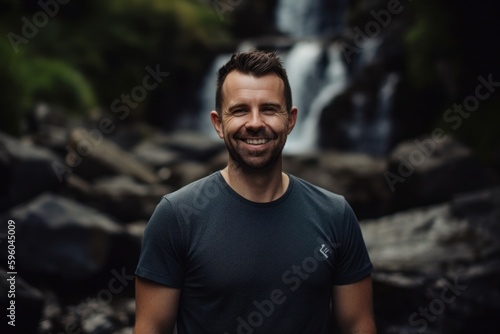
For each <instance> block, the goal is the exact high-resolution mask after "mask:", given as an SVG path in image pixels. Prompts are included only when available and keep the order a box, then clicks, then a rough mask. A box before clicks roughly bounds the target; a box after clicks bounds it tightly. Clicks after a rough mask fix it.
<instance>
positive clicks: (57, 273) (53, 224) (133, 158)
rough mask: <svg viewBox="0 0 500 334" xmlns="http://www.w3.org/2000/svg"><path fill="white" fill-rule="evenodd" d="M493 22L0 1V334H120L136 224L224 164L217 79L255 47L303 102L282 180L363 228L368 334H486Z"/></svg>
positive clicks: (495, 102) (497, 211) (414, 4)
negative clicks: (216, 115) (370, 292)
mask: <svg viewBox="0 0 500 334" xmlns="http://www.w3.org/2000/svg"><path fill="white" fill-rule="evenodd" d="M497 12H498V11H497V6H496V4H495V3H494V2H490V1H472V0H465V1H460V2H457V1H451V0H433V1H431V0H419V1H411V0H401V1H397V0H381V1H378V0H372V1H368V0H309V1H306V0H295V1H293V0H271V1H264V0H252V1H250V0H213V1H212V0H165V1H161V0H120V1H118V0H108V1H96V0H88V1H79V0H41V1H36V0H24V1H14V0H0V32H1V35H2V38H0V80H1V82H2V89H0V101H2V105H3V107H2V110H1V112H0V216H1V223H0V248H1V250H2V251H1V253H0V261H1V262H0V275H1V276H2V280H1V282H0V289H1V291H0V292H1V294H0V304H1V308H2V309H3V310H6V308H7V307H8V305H9V303H10V301H11V299H12V298H11V297H8V292H9V291H10V290H11V286H10V284H9V282H8V281H7V278H8V277H10V275H8V274H7V272H12V271H14V270H15V271H16V272H17V273H18V274H17V276H16V288H15V289H16V297H15V302H16V317H15V320H16V322H15V323H16V327H12V326H9V325H7V321H11V318H10V319H9V318H7V320H6V318H5V316H3V320H2V323H1V325H0V328H2V330H1V331H2V333H17V332H18V333H43V334H48V333H53V334H59V333H93V334H96V333H99V334H101V333H102V334H104V333H115V334H116V333H120V334H124V333H132V327H133V322H134V311H135V303H134V291H133V290H134V288H133V287H134V283H133V278H134V277H133V273H134V270H135V265H136V264H137V259H138V255H139V251H140V245H141V238H142V233H143V230H144V227H145V225H146V223H147V220H148V218H149V216H150V215H151V213H152V211H153V210H154V208H155V206H156V204H157V203H158V201H159V200H160V198H161V196H162V195H163V194H166V193H168V192H171V191H174V190H175V189H178V188H180V187H182V186H183V185H185V184H187V183H189V182H191V181H194V180H196V179H198V178H201V177H203V176H206V175H208V174H210V173H212V172H214V171H217V170H219V169H221V168H223V167H224V166H225V162H226V159H227V156H226V153H225V148H224V145H223V143H221V141H220V140H217V138H216V136H215V132H214V131H213V130H212V128H211V124H210V121H209V112H210V110H212V109H214V104H215V80H216V71H217V70H218V68H219V67H220V66H222V64H224V63H225V62H226V61H227V60H228V58H229V57H230V55H231V54H232V53H233V52H235V51H241V50H248V49H251V48H258V49H265V50H276V51H278V52H279V54H280V55H281V57H282V59H283V62H284V65H285V67H286V68H287V71H288V76H289V79H290V82H291V85H292V92H293V98H294V104H295V105H296V106H298V108H299V120H298V124H297V126H296V128H295V129H294V132H293V133H292V134H291V136H290V137H289V140H288V143H287V146H286V147H285V154H284V167H285V170H286V171H288V172H290V173H292V174H295V175H297V176H299V177H302V178H304V179H306V180H308V181H311V182H313V183H315V184H317V185H319V186H322V187H324V188H326V189H328V190H331V191H334V192H337V193H340V194H342V195H344V196H345V197H346V198H347V200H348V201H349V202H350V203H351V205H352V206H353V208H354V210H355V212H356V214H357V215H358V218H359V219H360V223H361V226H362V230H363V234H364V237H365V241H366V243H367V246H368V249H369V252H370V255H371V257H372V261H373V262H374V265H375V268H376V271H375V273H374V276H373V277H374V298H375V313H376V318H377V325H378V327H379V333H398V334H403V333H476V332H477V333H496V332H497V331H495V330H496V329H497V328H498V326H499V325H500V320H499V318H498V311H499V310H500V188H499V186H498V185H499V175H500V131H499V130H498V126H499V125H500V113H499V111H500V93H499V92H498V91H499V90H500V65H499V62H498V59H500V54H499V53H500V52H499V51H500V47H499V46H498V36H499V35H500V24H499V23H498V19H497V17H496V16H497ZM9 220H11V221H13V222H14V223H8V222H9ZM13 226H15V229H14V228H13ZM11 230H15V238H16V239H15V246H16V250H15V264H14V267H13V268H9V266H8V262H7V261H8V246H9V243H8V238H7V237H8V235H9V233H11V234H12V233H13V232H10V231H11ZM3 312H5V311H3ZM235 328H236V327H235ZM255 332H258V329H255Z"/></svg>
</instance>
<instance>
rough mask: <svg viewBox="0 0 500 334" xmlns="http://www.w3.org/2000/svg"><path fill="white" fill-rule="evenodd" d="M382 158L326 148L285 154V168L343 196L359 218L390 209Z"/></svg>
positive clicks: (381, 213)
mask: <svg viewBox="0 0 500 334" xmlns="http://www.w3.org/2000/svg"><path fill="white" fill-rule="evenodd" d="M386 168H387V166H386V163H385V161H384V160H383V159H378V158H373V157H370V156H368V155H365V154H351V153H349V154H348V153H341V152H335V151H327V152H321V153H314V152H311V153H309V154H304V155H300V156H286V157H285V159H284V170H285V171H287V172H290V173H291V174H294V175H296V176H298V177H301V178H303V179H305V180H307V181H309V182H311V183H313V184H315V185H318V186H320V187H323V188H325V189H327V190H330V191H333V192H335V193H338V194H341V195H343V196H345V197H346V199H347V200H348V201H349V203H350V204H351V206H352V207H353V209H354V211H355V212H356V214H357V215H358V217H359V218H360V219H362V218H367V217H378V216H381V215H383V214H384V213H387V212H389V210H390V207H391V201H392V194H391V192H390V190H389V188H388V187H387V185H386V184H385V181H384V179H383V176H382V175H383V172H384V170H386Z"/></svg>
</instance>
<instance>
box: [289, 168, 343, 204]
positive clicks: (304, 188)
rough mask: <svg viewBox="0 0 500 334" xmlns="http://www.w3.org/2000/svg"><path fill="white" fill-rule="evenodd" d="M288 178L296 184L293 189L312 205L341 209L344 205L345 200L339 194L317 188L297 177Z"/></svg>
mask: <svg viewBox="0 0 500 334" xmlns="http://www.w3.org/2000/svg"><path fill="white" fill-rule="evenodd" d="M289 176H290V177H291V178H292V179H293V180H294V183H295V184H296V185H295V187H296V188H297V190H298V191H299V193H300V195H301V196H304V197H305V198H306V199H311V200H312V201H313V203H317V204H320V205H322V204H326V205H328V206H331V205H334V206H338V207H339V208H342V209H343V207H344V205H345V204H346V199H345V197H344V196H343V195H341V194H338V193H335V192H333V191H330V190H327V189H325V188H322V187H320V186H317V185H315V184H313V183H311V182H309V181H306V180H304V179H302V178H300V177H298V176H295V175H289Z"/></svg>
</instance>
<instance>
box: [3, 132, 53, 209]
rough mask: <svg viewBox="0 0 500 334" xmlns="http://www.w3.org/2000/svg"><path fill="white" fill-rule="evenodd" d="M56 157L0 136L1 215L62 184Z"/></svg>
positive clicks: (50, 153)
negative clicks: (57, 171)
mask: <svg viewBox="0 0 500 334" xmlns="http://www.w3.org/2000/svg"><path fill="white" fill-rule="evenodd" d="M57 163H60V159H59V157H58V156H57V155H55V154H54V153H53V152H51V151H50V150H48V149H46V148H42V147H38V146H36V145H33V144H32V143H31V142H29V141H24V140H18V139H14V138H12V137H9V136H7V135H4V134H1V133H0V212H2V211H4V210H7V209H9V208H11V207H13V206H14V205H17V204H19V203H22V202H24V201H27V200H29V199H31V198H33V197H35V196H37V195H38V194H40V193H42V192H44V191H50V190H57V189H58V188H59V187H60V186H61V185H62V181H63V180H62V179H59V178H58V176H57V174H56V172H55V170H54V164H57Z"/></svg>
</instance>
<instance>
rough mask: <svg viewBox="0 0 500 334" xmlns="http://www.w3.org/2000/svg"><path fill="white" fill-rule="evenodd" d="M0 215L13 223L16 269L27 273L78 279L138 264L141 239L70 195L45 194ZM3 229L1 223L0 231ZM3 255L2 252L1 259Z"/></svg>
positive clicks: (54, 277)
mask: <svg viewBox="0 0 500 334" xmlns="http://www.w3.org/2000/svg"><path fill="white" fill-rule="evenodd" d="M3 219H4V220H7V219H11V220H13V221H15V223H16V225H15V226H16V245H17V248H16V263H17V267H18V269H19V271H20V272H23V273H26V275H30V277H34V276H36V277H38V278H43V279H44V280H47V281H50V279H51V278H53V279H54V282H56V281H58V280H60V279H62V280H64V281H66V282H71V281H73V282H74V281H83V280H88V279H91V278H95V277H96V276H97V275H99V274H102V273H103V272H105V271H106V270H107V269H109V268H110V267H111V266H114V267H116V266H119V265H123V266H125V265H126V266H127V268H130V267H133V266H134V265H135V264H136V263H137V259H138V255H139V252H140V239H138V238H136V237H133V236H132V235H130V234H129V233H127V231H126V230H125V228H124V227H123V226H121V225H120V224H118V223H117V222H115V221H114V220H112V219H111V218H110V217H108V216H106V215H104V214H102V213H100V212H98V211H96V210H95V209H93V208H91V207H88V206H85V205H82V204H80V203H77V202H74V201H73V200H70V199H66V198H63V197H60V196H57V195H53V194H51V193H45V194H42V195H40V196H38V197H37V198H35V199H33V200H32V201H31V202H29V203H26V204H22V205H19V206H17V207H15V208H13V209H12V210H11V211H10V212H8V213H7V215H6V217H3ZM6 232H7V227H6V224H2V225H1V226H0V234H1V233H6ZM5 257H6V252H2V254H0V258H1V261H2V262H4V261H5V260H6V259H5Z"/></svg>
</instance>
